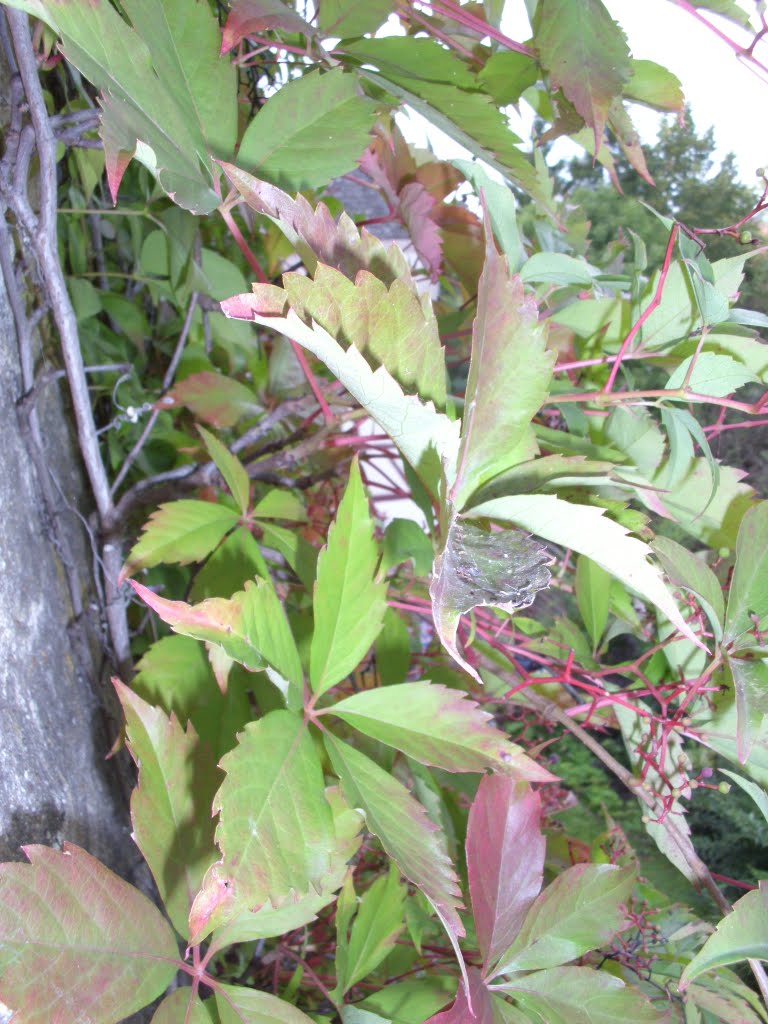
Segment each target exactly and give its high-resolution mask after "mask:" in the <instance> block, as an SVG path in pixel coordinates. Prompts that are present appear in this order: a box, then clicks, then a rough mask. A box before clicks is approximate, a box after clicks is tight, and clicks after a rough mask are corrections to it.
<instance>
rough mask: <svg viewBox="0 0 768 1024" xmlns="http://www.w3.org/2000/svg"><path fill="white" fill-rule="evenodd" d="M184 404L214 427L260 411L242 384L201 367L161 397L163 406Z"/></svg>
mask: <svg viewBox="0 0 768 1024" xmlns="http://www.w3.org/2000/svg"><path fill="white" fill-rule="evenodd" d="M174 404H178V405H185V406H186V407H187V408H188V409H190V410H191V411H192V412H193V413H194V415H195V416H196V417H197V418H198V419H201V420H203V421H204V422H205V423H210V425H211V426H212V427H216V429H217V430H223V429H225V428H226V427H234V426H235V424H236V423H238V422H239V421H240V420H241V419H242V418H243V416H253V415H254V413H257V412H261V406H260V405H259V403H258V401H257V399H256V395H255V394H254V393H253V391H251V389H250V388H249V387H247V386H246V385H245V384H241V383H240V381H239V380H235V379H234V378H233V377H226V376H224V374H223V373H212V372H211V371H210V370H203V371H202V372H201V373H193V374H190V376H189V377H185V378H184V380H182V381H179V383H178V384H175V385H174V386H173V388H172V389H171V390H170V391H169V392H168V394H167V395H164V396H163V398H161V399H160V405H161V406H162V408H164V409H165V408H169V407H171V406H173V405H174Z"/></svg>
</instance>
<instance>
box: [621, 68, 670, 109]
mask: <svg viewBox="0 0 768 1024" xmlns="http://www.w3.org/2000/svg"><path fill="white" fill-rule="evenodd" d="M631 66H632V73H631V75H630V78H629V81H628V82H627V84H626V85H625V86H624V96H625V98H626V99H628V100H634V102H635V103H644V104H645V105H646V106H648V107H653V108H654V109H655V110H669V111H672V112H679V111H681V110H682V109H683V107H684V105H685V97H684V96H683V88H682V86H681V85H680V81H679V79H678V78H677V76H676V75H673V74H672V72H671V71H668V70H667V68H664V67H662V66H661V64H656V62H655V61H652V60H632V62H631Z"/></svg>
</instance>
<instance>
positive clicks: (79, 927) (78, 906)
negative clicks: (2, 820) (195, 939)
mask: <svg viewBox="0 0 768 1024" xmlns="http://www.w3.org/2000/svg"><path fill="white" fill-rule="evenodd" d="M24 852H25V854H26V855H27V859H28V860H29V863H28V864H16V863H9V864H0V905H1V906H2V908H3V913H2V922H1V923H0V1001H2V1002H3V1003H5V1004H6V1006H10V1007H13V1010H14V1014H13V1015H14V1016H15V1017H16V1018H17V1019H18V1020H19V1021H23V1022H24V1024H51V1021H52V1013H53V1014H54V1018H53V1019H56V1018H58V1019H59V1020H61V1021H65V1020H66V1021H74V1020H78V1021H82V1022H83V1024H117V1022H118V1021H121V1020H123V1019H124V1018H125V1017H128V1016H130V1015H131V1014H132V1013H134V1012H135V1011H137V1010H140V1009H141V1008H142V1007H143V1006H146V1005H147V1003H150V1002H151V1001H152V1000H153V999H155V998H156V997H157V996H159V995H161V994H162V993H163V992H164V991H165V989H166V987H167V986H168V984H169V983H170V982H171V980H172V979H173V978H174V977H175V975H176V971H177V968H178V966H179V953H178V949H177V946H176V939H175V937H174V934H173V931H172V930H171V927H170V925H169V924H168V923H167V921H166V920H165V918H164V917H163V915H162V914H161V913H160V911H159V910H158V909H157V907H155V906H154V904H152V903H151V902H150V901H149V900H148V899H147V897H146V896H144V895H142V893H140V892H139V891H138V889H134V888H133V886H132V885H128V883H127V882H124V881H123V880H122V879H121V878H118V877H117V875H114V874H112V872H111V871H108V870H107V868H105V867H104V865H103V864H101V863H99V861H97V860H96V859H95V858H94V857H91V856H90V854H88V853H86V852H85V850H81V849H80V847H78V846H74V845H73V844H72V843H64V847H63V849H62V850H60V851H59V850H50V849H48V848H47V847H45V846H27V847H25V848H24ZM53 996H55V1004H53V1003H52V1001H51V1000H52V997H53Z"/></svg>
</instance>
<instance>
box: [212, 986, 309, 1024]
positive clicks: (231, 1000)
mask: <svg viewBox="0 0 768 1024" xmlns="http://www.w3.org/2000/svg"><path fill="white" fill-rule="evenodd" d="M216 1009H217V1010H218V1011H219V1020H220V1022H221V1024H313V1021H312V1018H311V1017H307V1015H306V1014H305V1013H302V1012H301V1010H297V1009H296V1007H295V1006H292V1005H291V1003H286V1001H285V1000H284V999H278V998H277V996H273V995H271V994H270V993H269V992H260V991H259V990H258V989H255V988H245V987H238V988H235V986H234V985H217V986H216Z"/></svg>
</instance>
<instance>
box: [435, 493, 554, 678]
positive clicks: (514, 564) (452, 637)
mask: <svg viewBox="0 0 768 1024" xmlns="http://www.w3.org/2000/svg"><path fill="white" fill-rule="evenodd" d="M488 504H492V503H488ZM551 562H552V558H551V556H550V554H549V552H548V551H547V549H546V548H545V547H544V546H543V545H542V544H539V543H538V541H536V540H534V539H533V538H531V537H529V536H527V535H526V534H525V533H523V531H522V530H503V531H501V532H489V531H488V530H484V529H481V528H480V527H479V526H476V525H475V524H474V523H473V522H471V520H467V519H462V518H461V517H457V518H455V519H454V520H453V522H452V523H451V525H450V527H449V529H448V534H447V537H446V541H445V547H444V548H443V550H442V552H441V553H440V554H439V555H438V557H437V558H436V559H435V564H434V568H433V571H432V580H431V582H430V586H429V595H430V597H431V598H432V615H433V618H434V620H435V628H436V630H437V634H438V636H439V637H440V642H441V643H442V644H443V646H444V647H445V649H446V650H447V651H448V653H449V654H450V655H451V657H452V658H453V659H454V660H455V661H456V662H457V663H458V664H459V665H461V667H462V668H463V669H465V670H466V671H467V672H469V674H470V675H471V676H472V677H473V678H474V679H476V680H477V681H478V682H479V683H482V679H481V678H480V676H479V674H478V673H477V671H476V670H475V669H474V668H473V667H472V665H470V663H469V662H468V661H467V659H466V658H465V657H464V655H463V654H462V653H461V652H460V651H459V648H458V640H457V635H458V629H459V621H460V619H461V616H462V615H463V614H465V613H466V612H469V611H471V610H472V609H473V608H477V607H482V606H487V607H494V608H502V609H504V610H505V611H509V612H513V611H515V610H517V609H518V608H527V607H528V606H529V605H530V604H532V602H533V600H534V599H535V597H536V594H537V593H538V592H539V591H540V590H542V589H544V588H545V587H548V586H549V581H550V572H549V569H548V568H547V566H548V565H550V564H551Z"/></svg>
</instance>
